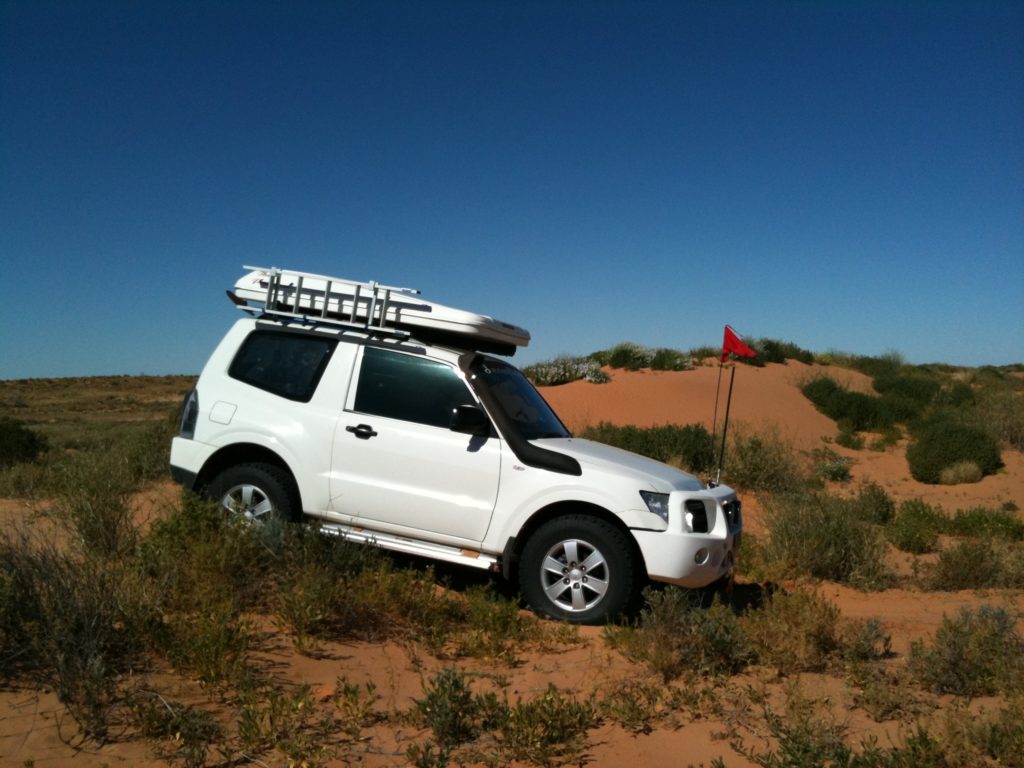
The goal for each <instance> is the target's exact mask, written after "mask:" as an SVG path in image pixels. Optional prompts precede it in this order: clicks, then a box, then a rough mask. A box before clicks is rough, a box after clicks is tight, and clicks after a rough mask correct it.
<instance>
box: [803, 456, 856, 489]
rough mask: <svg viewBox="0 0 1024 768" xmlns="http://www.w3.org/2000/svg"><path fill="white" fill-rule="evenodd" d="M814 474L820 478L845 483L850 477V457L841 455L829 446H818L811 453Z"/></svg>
mask: <svg viewBox="0 0 1024 768" xmlns="http://www.w3.org/2000/svg"><path fill="white" fill-rule="evenodd" d="M812 455H813V458H814V474H815V476H816V477H818V478H819V479H820V480H831V481H832V482H837V483H845V482H847V481H849V479H850V466H851V465H852V464H853V461H852V460H851V459H848V458H846V457H845V456H841V455H840V454H838V453H836V452H835V451H833V450H831V449H829V448H819V449H817V450H816V451H814V453H813V454H812Z"/></svg>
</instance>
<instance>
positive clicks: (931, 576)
mask: <svg viewBox="0 0 1024 768" xmlns="http://www.w3.org/2000/svg"><path fill="white" fill-rule="evenodd" d="M1002 577H1003V569H1002V563H1001V560H1000V556H999V553H998V552H996V549H995V547H994V546H993V545H992V542H991V541H989V540H987V539H967V540H965V541H961V542H958V543H957V544H955V545H954V546H952V547H950V548H949V549H944V550H943V551H942V552H940V553H939V557H938V559H937V560H936V562H935V564H934V565H933V566H932V567H931V568H930V569H929V570H928V571H927V572H926V575H925V577H924V584H925V586H926V587H927V588H928V589H934V590H940V591H955V590H958V589H983V588H986V587H997V586H1000V585H1001V582H1002Z"/></svg>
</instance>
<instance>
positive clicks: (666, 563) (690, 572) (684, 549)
mask: <svg viewBox="0 0 1024 768" xmlns="http://www.w3.org/2000/svg"><path fill="white" fill-rule="evenodd" d="M696 502H700V503H698V504H696V511H695V513H694V514H688V510H689V509H690V507H689V506H688V505H691V504H694V503H696ZM669 510H670V511H669V521H668V528H667V529H666V530H664V531H650V530H634V531H633V536H634V537H635V538H636V541H637V544H638V545H639V547H640V551H641V553H642V554H643V557H644V563H645V564H646V566H647V575H648V576H649V577H650V578H651V579H653V580H654V581H664V582H667V583H669V584H675V585H677V586H680V587H689V588H697V587H705V586H707V585H708V584H711V583H712V582H714V581H717V580H718V579H721V578H722V577H723V576H727V575H729V574H730V573H731V572H732V569H733V567H734V565H735V562H736V552H737V550H738V549H739V546H740V539H741V538H742V536H743V520H742V516H741V513H740V504H739V501H738V500H737V499H736V493H735V491H733V490H732V489H731V488H729V487H728V486H724V485H722V486H716V487H714V488H708V489H707V490H706V491H704V492H702V493H699V494H694V493H692V492H688V491H674V492H673V493H672V494H671V495H670V497H669ZM688 518H689V519H690V522H689V523H688V522H687V519H688ZM698 526H699V527H698ZM691 527H692V528H694V530H691Z"/></svg>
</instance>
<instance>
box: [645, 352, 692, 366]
mask: <svg viewBox="0 0 1024 768" xmlns="http://www.w3.org/2000/svg"><path fill="white" fill-rule="evenodd" d="M651 368H652V369H653V370H655V371H689V370H692V369H693V358H692V357H690V356H689V355H688V354H687V353H686V352H682V351H680V350H678V349H670V348H668V347H659V348H658V349H655V350H654V354H653V355H652V356H651Z"/></svg>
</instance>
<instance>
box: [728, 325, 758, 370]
mask: <svg viewBox="0 0 1024 768" xmlns="http://www.w3.org/2000/svg"><path fill="white" fill-rule="evenodd" d="M730 352H731V353H732V354H734V355H738V356H739V357H756V356H757V353H756V352H755V351H754V350H752V349H751V348H750V347H748V346H747V345H746V344H744V343H743V341H742V339H740V337H739V336H737V335H736V331H734V330H733V329H732V327H731V326H728V325H727V326H725V338H724V339H723V340H722V362H723V363H724V362H725V361H726V360H728V359H729V353H730Z"/></svg>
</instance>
